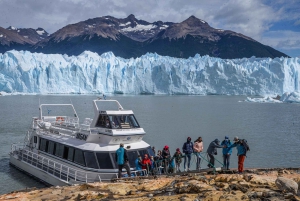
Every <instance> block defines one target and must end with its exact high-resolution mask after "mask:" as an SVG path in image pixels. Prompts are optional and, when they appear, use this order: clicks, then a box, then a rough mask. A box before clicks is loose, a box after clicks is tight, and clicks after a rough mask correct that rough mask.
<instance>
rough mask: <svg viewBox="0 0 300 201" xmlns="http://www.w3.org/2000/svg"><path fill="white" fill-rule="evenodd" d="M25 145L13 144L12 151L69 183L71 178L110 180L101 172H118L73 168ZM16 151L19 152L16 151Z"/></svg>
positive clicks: (92, 180) (27, 161) (82, 180)
mask: <svg viewBox="0 0 300 201" xmlns="http://www.w3.org/2000/svg"><path fill="white" fill-rule="evenodd" d="M25 147H26V145H25V144H21V143H18V144H12V146H11V153H12V154H17V155H18V156H20V157H21V158H20V159H21V160H22V161H24V162H26V163H28V164H30V165H32V166H35V167H37V168H39V169H41V170H43V171H46V172H47V173H49V174H52V175H53V176H54V177H57V178H59V179H61V180H64V181H65V182H66V183H69V181H70V179H73V180H75V182H83V183H88V182H101V181H102V180H110V179H105V178H101V176H100V174H102V175H108V174H111V175H116V174H117V173H91V172H86V171H79V170H77V169H74V168H71V167H69V166H67V165H64V164H62V163H59V162H56V161H54V160H51V159H48V158H46V157H44V156H41V155H39V154H37V153H34V152H32V151H29V150H27V149H24V148H25ZM16 151H17V153H15V152H16ZM38 166H41V167H38ZM45 168H46V169H45Z"/></svg>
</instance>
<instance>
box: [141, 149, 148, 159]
mask: <svg viewBox="0 0 300 201" xmlns="http://www.w3.org/2000/svg"><path fill="white" fill-rule="evenodd" d="M139 153H140V155H141V156H142V158H144V156H145V154H149V153H148V150H147V149H141V150H139Z"/></svg>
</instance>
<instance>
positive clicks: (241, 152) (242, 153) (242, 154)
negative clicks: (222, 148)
mask: <svg viewBox="0 0 300 201" xmlns="http://www.w3.org/2000/svg"><path fill="white" fill-rule="evenodd" d="M233 141H234V143H233V144H232V145H231V146H230V147H228V148H232V147H236V149H237V155H238V173H239V174H241V173H243V171H244V161H245V158H246V153H247V147H246V145H245V142H244V140H240V139H239V138H238V137H237V136H236V137H234V138H233Z"/></svg>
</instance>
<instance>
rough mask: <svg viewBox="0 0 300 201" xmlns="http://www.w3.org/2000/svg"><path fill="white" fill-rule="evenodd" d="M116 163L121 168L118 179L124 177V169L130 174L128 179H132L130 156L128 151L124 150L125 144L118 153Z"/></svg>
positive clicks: (121, 145)
mask: <svg viewBox="0 0 300 201" xmlns="http://www.w3.org/2000/svg"><path fill="white" fill-rule="evenodd" d="M116 161H117V164H118V167H119V172H118V177H119V178H121V177H122V169H123V168H125V169H126V171H127V174H128V177H131V172H130V167H129V162H128V155H127V151H126V149H124V144H123V143H121V144H120V148H119V149H118V150H117V151H116Z"/></svg>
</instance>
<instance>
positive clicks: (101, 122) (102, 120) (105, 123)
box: [96, 114, 111, 128]
mask: <svg viewBox="0 0 300 201" xmlns="http://www.w3.org/2000/svg"><path fill="white" fill-rule="evenodd" d="M96 127H104V128H111V126H110V121H109V118H108V116H107V115H102V114H100V115H99V117H98V121H97V123H96Z"/></svg>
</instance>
